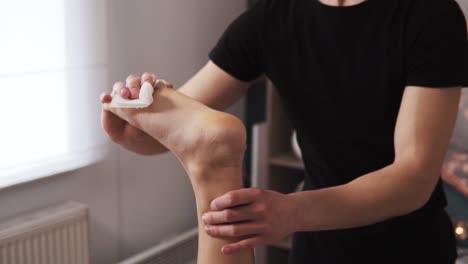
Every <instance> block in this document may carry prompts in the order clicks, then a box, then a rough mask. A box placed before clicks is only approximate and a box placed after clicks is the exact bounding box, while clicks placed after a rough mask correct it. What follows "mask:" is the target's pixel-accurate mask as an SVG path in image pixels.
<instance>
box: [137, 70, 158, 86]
mask: <svg viewBox="0 0 468 264" xmlns="http://www.w3.org/2000/svg"><path fill="white" fill-rule="evenodd" d="M156 80H157V77H156V75H155V74H154V73H151V72H145V73H143V75H141V83H144V82H149V83H150V84H151V85H152V86H154V84H155V83H156Z"/></svg>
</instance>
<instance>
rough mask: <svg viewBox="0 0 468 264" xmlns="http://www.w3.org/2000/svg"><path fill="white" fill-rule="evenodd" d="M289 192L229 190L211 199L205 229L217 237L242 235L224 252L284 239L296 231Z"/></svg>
mask: <svg viewBox="0 0 468 264" xmlns="http://www.w3.org/2000/svg"><path fill="white" fill-rule="evenodd" d="M293 208H294V207H293V205H292V201H291V199H290V197H289V196H288V195H285V194H282V193H278V192H274V191H267V190H260V189H256V188H250V189H240V190H235V191H231V192H228V193H226V194H224V195H222V196H220V197H218V198H216V199H214V200H213V201H212V203H211V210H212V211H210V212H207V213H205V214H204V215H203V221H204V223H205V231H206V232H207V234H208V235H210V236H214V237H241V238H242V240H240V241H239V242H237V243H233V244H229V245H226V246H224V247H223V248H222V252H223V253H224V254H234V253H238V252H239V251H242V250H245V249H249V248H253V247H256V246H259V245H265V244H269V243H272V242H276V241H280V240H282V239H283V238H285V237H286V236H288V235H289V234H291V233H293V232H295V226H294V219H292V215H293V210H294V209H293Z"/></svg>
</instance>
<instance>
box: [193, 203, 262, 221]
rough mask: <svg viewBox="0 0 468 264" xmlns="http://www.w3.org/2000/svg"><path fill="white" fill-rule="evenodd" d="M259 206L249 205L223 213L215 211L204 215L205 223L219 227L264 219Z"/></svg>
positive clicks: (226, 210)
mask: <svg viewBox="0 0 468 264" xmlns="http://www.w3.org/2000/svg"><path fill="white" fill-rule="evenodd" d="M257 207H259V206H257V205H255V204H249V205H244V206H238V207H235V208H234V209H225V210H222V211H213V212H208V213H205V214H203V217H202V219H203V222H205V224H206V225H218V224H226V223H234V222H240V221H246V220H253V219H258V218H260V217H263V214H262V212H263V211H265V210H263V211H262V210H261V209H262V208H257Z"/></svg>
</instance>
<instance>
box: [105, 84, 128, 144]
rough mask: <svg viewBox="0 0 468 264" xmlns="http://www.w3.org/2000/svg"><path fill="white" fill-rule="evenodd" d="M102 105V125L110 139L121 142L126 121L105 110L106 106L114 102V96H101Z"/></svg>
mask: <svg viewBox="0 0 468 264" xmlns="http://www.w3.org/2000/svg"><path fill="white" fill-rule="evenodd" d="M100 100H101V103H102V104H103V109H102V111H101V125H102V128H103V129H104V131H106V133H107V135H108V136H109V138H110V139H111V140H112V141H114V142H119V141H120V140H121V138H122V131H123V128H124V127H125V121H124V120H122V119H120V118H119V117H118V116H116V115H115V114H113V113H112V112H109V111H107V110H105V109H104V105H108V104H109V103H110V102H111V101H112V96H111V95H110V94H107V93H103V94H101V97H100Z"/></svg>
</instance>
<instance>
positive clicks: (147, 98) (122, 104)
mask: <svg viewBox="0 0 468 264" xmlns="http://www.w3.org/2000/svg"><path fill="white" fill-rule="evenodd" d="M161 83H162V84H163V85H166V82H165V81H163V80H157V81H156V85H155V87H158V85H160V84H161ZM153 92H154V88H153V86H152V85H151V84H150V83H149V82H144V83H143V84H142V85H141V89H140V94H139V98H138V99H124V98H122V97H120V95H114V96H113V98H112V102H111V103H110V104H109V107H112V108H145V107H148V106H150V105H151V104H152V103H153Z"/></svg>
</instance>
